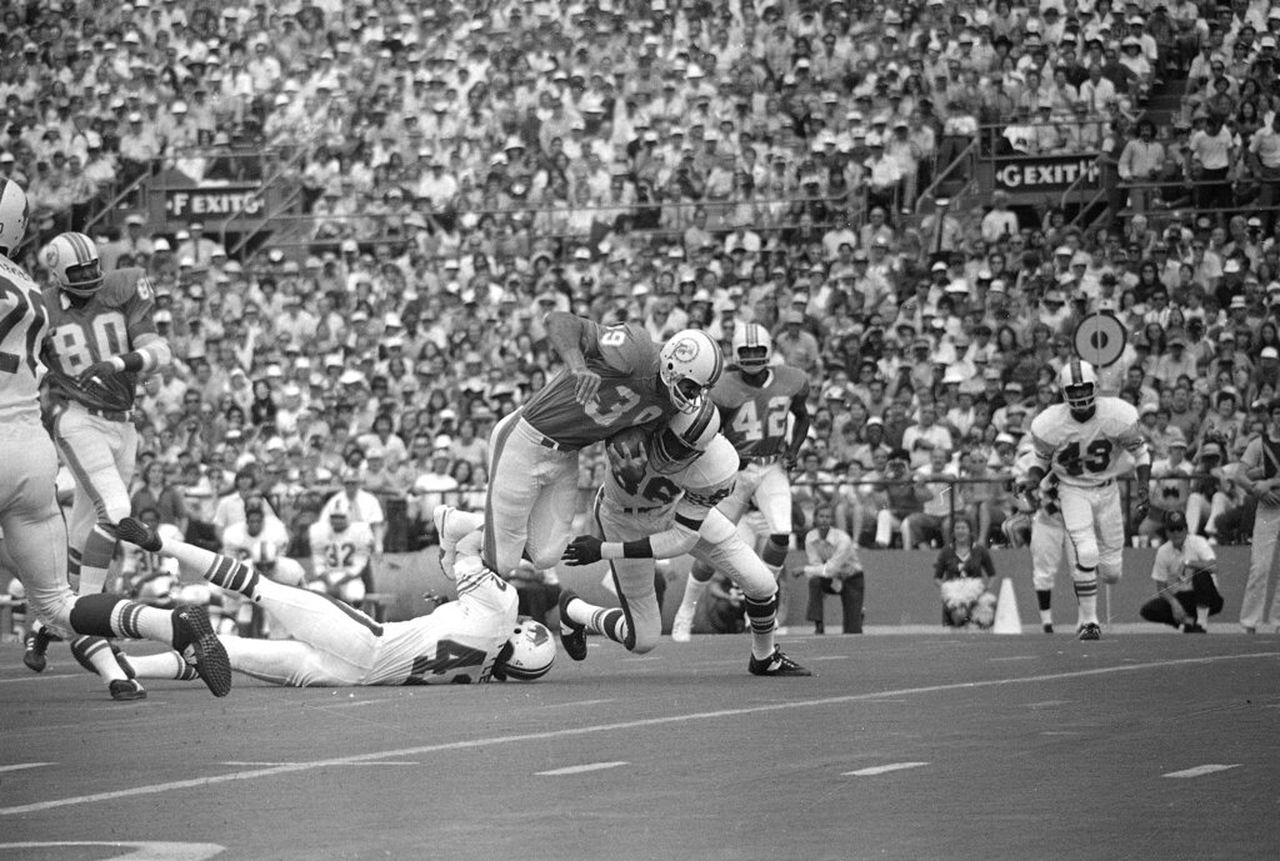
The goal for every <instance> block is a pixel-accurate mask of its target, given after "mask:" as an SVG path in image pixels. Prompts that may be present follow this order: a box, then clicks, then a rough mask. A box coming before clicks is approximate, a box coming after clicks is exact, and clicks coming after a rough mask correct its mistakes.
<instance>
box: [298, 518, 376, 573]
mask: <svg viewBox="0 0 1280 861" xmlns="http://www.w3.org/2000/svg"><path fill="white" fill-rule="evenodd" d="M308 536H309V537H310V539H311V558H312V560H313V561H314V563H315V573H316V575H317V576H321V575H323V574H324V572H326V571H339V570H341V571H346V572H347V573H348V574H359V573H360V572H361V571H363V570H364V567H365V565H367V564H368V563H369V559H370V558H371V557H372V555H373V531H372V530H371V529H370V528H369V524H367V523H352V524H349V525H348V526H347V528H346V529H344V530H342V531H341V532H334V531H333V527H331V526H330V525H329V521H328V520H319V521H317V522H315V523H313V524H311V529H310V530H309V532H308Z"/></svg>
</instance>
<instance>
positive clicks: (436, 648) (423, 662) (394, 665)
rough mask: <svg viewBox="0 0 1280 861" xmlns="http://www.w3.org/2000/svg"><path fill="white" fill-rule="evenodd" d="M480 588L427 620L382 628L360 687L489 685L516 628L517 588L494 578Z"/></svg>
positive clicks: (424, 618)
mask: <svg viewBox="0 0 1280 861" xmlns="http://www.w3.org/2000/svg"><path fill="white" fill-rule="evenodd" d="M486 581H487V582H486V583H484V584H482V586H481V588H477V589H473V590H471V591H469V592H468V593H467V594H466V595H465V596H463V597H460V598H459V599H458V600H457V601H450V602H449V603H447V604H443V605H441V606H439V607H437V608H436V609H435V610H434V611H433V612H432V613H431V614H430V615H427V616H419V617H418V618H416V619H410V620H409V621H407V622H391V623H389V624H385V625H383V626H382V636H380V637H379V638H378V640H377V645H376V647H375V648H376V651H375V652H374V657H373V665H372V666H371V667H370V668H369V672H368V674H367V675H366V676H365V678H364V680H363V681H362V682H361V684H366V685H430V684H449V683H453V684H458V683H466V682H484V681H488V680H489V674H490V672H491V671H492V670H493V662H494V660H495V659H496V658H497V657H498V652H499V651H501V650H502V646H503V644H504V643H506V642H507V638H508V637H510V636H511V630H512V628H514V627H515V624H516V612H517V604H518V600H517V597H516V590H515V587H513V586H510V585H509V584H507V583H504V582H503V581H501V580H500V579H499V578H497V577H494V576H493V575H492V574H487V575H486Z"/></svg>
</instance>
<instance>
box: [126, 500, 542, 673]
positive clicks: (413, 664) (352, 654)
mask: <svg viewBox="0 0 1280 861" xmlns="http://www.w3.org/2000/svg"><path fill="white" fill-rule="evenodd" d="M119 534H120V537H121V538H123V539H124V540H125V541H129V542H132V543H135V544H137V545H138V546H140V547H142V548H143V549H145V550H148V551H151V552H154V553H162V554H164V555H165V556H170V557H173V558H174V559H177V560H178V564H179V566H180V567H181V570H182V573H183V574H187V575H200V576H202V577H204V578H205V579H206V580H208V581H209V582H210V583H212V584H213V585H215V586H218V587H220V588H222V589H228V590H231V591H234V592H238V593H239V594H240V595H242V596H244V597H245V598H246V599H247V600H249V601H252V602H253V603H254V604H255V605H257V606H259V607H261V608H262V609H264V610H266V611H267V612H268V613H269V614H270V615H271V618H272V619H274V620H276V621H277V622H278V623H279V624H280V626H281V627H282V628H284V629H285V631H286V632H287V633H288V634H289V636H290V637H291V638H292V639H288V640H256V639H248V638H244V637H226V638H223V639H222V643H223V644H224V646H225V648H226V650H227V654H228V655H229V657H230V660H231V666H232V667H233V668H234V669H236V670H239V671H240V672H242V673H244V674H246V675H249V676H253V677H254V678H257V679H262V680H264V681H267V682H271V683H272V684H277V685H288V686H292V687H310V686H318V687H326V686H327V687H345V686H354V685H430V684H450V683H452V684H465V683H470V682H487V681H489V680H490V679H491V678H495V679H500V680H505V679H508V678H511V679H520V680H530V679H535V678H538V677H539V676H542V675H544V674H546V672H547V671H548V670H550V669H551V664H552V662H553V661H554V660H555V652H556V647H555V639H554V638H553V637H552V636H551V632H550V631H548V630H547V628H546V627H545V626H543V625H540V624H538V623H537V622H534V621H532V620H530V619H519V618H518V617H517V615H516V605H517V598H516V590H515V588H514V587H512V586H510V585H509V584H507V583H506V582H504V581H503V580H501V579H500V578H498V577H495V576H494V575H493V574H492V573H491V572H490V571H488V570H486V569H485V567H484V565H483V563H482V562H481V561H480V540H481V539H480V533H479V532H477V531H472V532H471V533H470V534H469V535H467V536H466V537H465V538H464V539H463V540H462V542H461V544H460V550H461V553H460V555H459V557H458V558H456V559H455V561H454V564H452V565H451V566H450V568H448V569H446V571H445V573H446V575H448V576H450V577H451V578H452V579H454V580H455V582H456V584H457V591H458V600H456V601H450V602H448V603H446V604H443V605H441V606H439V607H437V608H436V609H435V611H434V612H432V613H430V614H428V615H426V616H419V617H417V618H414V619H410V620H408V621H405V622H389V623H386V624H379V623H378V622H375V621H374V620H373V619H370V618H369V617H368V616H366V615H365V614H364V613H361V612H360V611H358V610H355V609H353V608H351V607H349V606H347V605H346V604H343V603H341V602H339V601H334V600H332V599H330V598H328V597H327V596H324V595H318V594H316V593H315V592H311V591H308V590H306V589H299V588H297V587H294V586H287V585H285V584H283V583H277V582H276V581H274V580H270V579H268V578H266V577H263V576H261V575H260V574H259V573H258V572H257V571H255V570H254V569H253V568H251V567H249V566H248V565H245V564H244V563H242V562H238V561H236V560H235V559H233V558H232V557H230V556H224V555H221V554H218V553H214V552H212V551H210V550H206V549H204V548H202V547H196V546H195V545H192V544H187V543H185V542H182V541H172V540H166V539H163V538H161V537H160V536H159V535H158V534H157V533H156V532H154V531H153V530H151V529H149V528H148V527H147V526H146V525H145V524H143V523H141V522H140V521H138V520H135V519H133V518H125V519H124V520H123V521H121V523H120V526H119ZM357 582H359V581H357ZM126 660H127V661H128V662H129V664H130V667H131V669H132V670H133V672H135V673H136V674H137V675H139V676H141V677H144V678H169V679H172V678H175V677H176V675H175V669H177V668H178V662H177V660H176V657H175V656H174V654H173V653H162V654H159V655H146V656H135V655H130V656H128V657H127V658H126Z"/></svg>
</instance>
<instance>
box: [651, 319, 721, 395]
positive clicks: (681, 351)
mask: <svg viewBox="0 0 1280 861" xmlns="http://www.w3.org/2000/svg"><path fill="white" fill-rule="evenodd" d="M722 370H724V356H722V355H721V354H720V346H719V345H718V344H717V343H716V342H715V341H713V340H711V336H710V335H708V334H707V333H706V332H704V331H702V330H701V329H682V330H681V331H679V332H676V333H675V334H674V335H672V336H671V337H670V338H669V339H668V340H667V342H666V343H665V344H663V345H662V354H661V367H660V369H659V372H658V373H659V376H661V378H662V382H663V384H664V385H665V386H666V387H667V394H668V396H669V397H670V398H671V403H672V404H674V405H675V408H676V409H678V410H679V411H680V412H682V413H696V412H697V411H698V408H699V407H700V406H702V403H703V401H704V400H706V395H707V390H708V389H710V388H711V387H712V386H714V385H715V383H716V380H718V379H720V372H721V371H722Z"/></svg>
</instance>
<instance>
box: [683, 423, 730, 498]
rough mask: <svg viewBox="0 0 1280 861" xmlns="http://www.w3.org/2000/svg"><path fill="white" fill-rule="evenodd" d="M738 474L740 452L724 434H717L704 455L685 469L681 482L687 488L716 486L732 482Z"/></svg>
mask: <svg viewBox="0 0 1280 861" xmlns="http://www.w3.org/2000/svg"><path fill="white" fill-rule="evenodd" d="M737 474H738V452H737V451H736V450H735V449H734V447H733V443H731V442H729V440H727V439H725V438H724V435H723V434H716V435H715V436H714V437H712V439H711V445H710V446H708V447H707V450H706V452H704V453H703V455H702V457H700V458H698V459H697V460H695V461H694V462H693V463H692V464H690V465H689V466H688V467H687V468H686V469H685V470H684V474H683V475H682V476H681V477H680V481H679V484H680V486H681V487H684V488H686V489H688V488H708V487H716V486H718V485H721V484H726V483H728V482H731V481H732V480H733V479H734V477H735V476H737Z"/></svg>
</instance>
